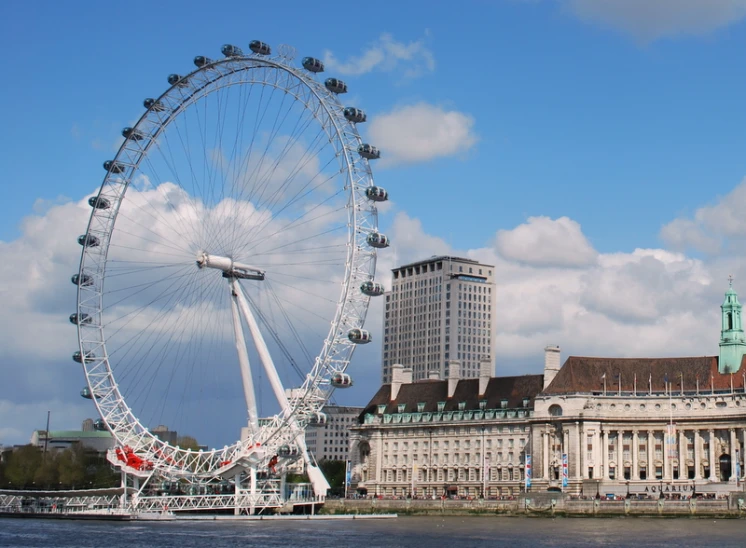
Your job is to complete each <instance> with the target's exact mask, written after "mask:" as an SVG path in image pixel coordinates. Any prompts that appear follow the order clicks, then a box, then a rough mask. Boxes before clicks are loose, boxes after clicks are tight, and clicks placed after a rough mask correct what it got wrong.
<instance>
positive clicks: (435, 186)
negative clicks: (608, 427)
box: [0, 0, 746, 443]
mask: <svg viewBox="0 0 746 548" xmlns="http://www.w3.org/2000/svg"><path fill="white" fill-rule="evenodd" d="M4 8H5V9H4V13H5V17H3V18H2V20H1V21H0V45H2V51H4V52H5V54H6V55H5V57H4V65H5V70H6V72H5V74H6V78H5V82H4V84H5V85H3V86H2V88H0V100H2V104H3V105H4V107H5V108H4V112H3V113H4V122H5V128H6V132H5V136H6V138H5V139H4V143H5V146H4V147H3V148H2V152H0V160H1V161H2V164H3V166H4V174H3V178H4V181H3V184H2V192H3V194H2V198H3V199H2V200H0V247H2V248H3V252H4V255H5V256H6V258H7V260H8V262H9V264H11V265H13V264H15V265H17V266H16V270H15V274H16V275H17V273H18V271H17V269H18V265H21V266H23V269H22V271H23V272H24V273H26V272H29V270H28V267H26V266H24V265H27V264H32V265H38V264H40V263H44V267H42V268H40V269H39V272H37V271H36V267H35V266H34V270H33V271H34V275H33V276H31V278H32V281H30V282H28V281H26V282H24V283H26V286H25V287H27V288H28V289H29V290H33V289H34V288H35V287H42V286H49V285H50V284H52V283H54V284H56V283H57V281H58V280H56V279H54V278H55V277H59V278H60V279H64V280H67V278H68V277H69V272H68V271H69V265H68V263H67V262H66V261H67V260H66V259H65V258H64V257H63V255H62V254H60V255H59V256H58V255H57V254H56V253H54V251H55V249H48V247H49V246H50V245H51V244H50V242H51V241H52V240H53V238H47V237H45V235H50V234H52V233H54V234H56V233H58V232H59V233H60V234H65V237H67V232H65V231H67V230H72V234H77V233H81V232H82V231H83V226H82V225H81V226H80V228H79V229H77V231H76V229H75V228H74V226H72V225H74V223H65V221H64V218H65V215H66V211H68V210H66V209H64V208H65V207H66V206H69V207H72V205H71V204H74V203H77V202H79V201H80V200H81V199H82V198H83V197H85V196H86V195H89V194H90V193H92V192H93V191H94V190H95V189H96V188H97V187H98V186H99V185H100V184H101V180H102V178H103V175H104V172H103V169H102V168H101V164H102V162H103V161H104V160H107V159H110V158H111V157H113V155H114V153H115V150H116V146H117V145H118V144H119V142H120V141H119V132H120V131H121V128H122V127H124V126H126V125H130V124H132V123H133V122H134V121H135V120H136V119H137V118H138V117H139V116H140V115H141V113H142V106H141V105H142V100H143V99H144V98H145V97H150V96H154V95H158V94H160V93H162V92H163V91H164V90H165V89H166V87H167V84H166V77H167V75H168V74H170V73H172V72H186V71H189V70H191V69H192V63H191V60H192V58H193V57H194V56H195V55H200V54H201V55H208V56H212V57H214V58H218V57H220V46H221V45H222V44H224V43H235V44H238V45H242V46H244V47H246V45H247V43H248V41H249V40H251V39H254V38H258V39H261V40H264V41H266V42H268V43H270V44H272V45H277V44H280V43H287V44H291V45H293V46H294V47H295V48H297V50H298V59H299V58H300V57H302V56H304V55H314V56H317V57H320V58H323V59H325V60H326V61H327V73H328V75H330V76H331V75H335V72H334V70H335V69H336V71H337V72H336V74H339V75H340V76H341V77H342V78H344V79H345V80H346V81H347V82H348V84H349V86H350V93H349V94H348V96H347V97H346V100H348V101H350V102H354V103H355V104H356V105H358V106H360V107H362V108H365V110H366V111H367V112H368V115H369V120H370V121H369V123H368V124H366V126H365V127H363V128H362V129H361V131H362V133H363V134H364V135H365V136H366V138H369V139H370V140H371V142H374V144H376V145H378V146H379V147H380V148H381V149H382V151H383V156H384V159H382V160H381V161H380V163H379V164H377V165H375V166H374V168H375V179H376V182H377V183H378V184H380V185H382V186H385V187H386V188H387V189H388V190H389V192H390V193H391V196H392V203H391V204H390V205H389V206H388V207H387V208H386V209H384V211H383V215H382V217H381V226H382V227H384V228H385V230H386V231H387V233H389V234H391V235H393V236H394V238H393V240H394V245H393V246H392V247H391V248H390V249H389V250H387V251H386V253H389V255H387V256H383V255H382V258H381V270H379V272H381V274H379V280H380V281H382V282H384V283H386V282H387V276H388V269H390V268H392V267H393V266H395V265H396V264H397V263H401V262H404V261H408V260H417V259H420V258H423V257H424V256H429V255H432V254H434V253H459V254H464V255H469V256H471V257H474V258H477V259H480V260H483V261H485V262H489V263H490V264H496V265H497V267H498V269H497V272H498V276H500V275H502V278H498V282H497V285H498V307H497V308H498V310H499V311H501V312H502V314H501V320H500V321H499V322H498V328H497V329H498V337H497V340H498V352H497V355H498V361H497V371H498V372H503V373H506V372H511V373H517V372H535V371H536V370H537V367H539V366H538V365H537V364H540V363H541V349H542V348H543V345H544V344H550V343H551V344H560V345H561V346H562V347H563V353H564V350H565V349H566V348H567V349H568V350H569V351H570V352H572V353H575V354H590V353H596V354H605V355H639V354H645V355H662V354H665V355H680V354H685V355H686V354H689V353H695V354H704V353H715V352H716V351H717V336H718V333H717V326H716V325H715V324H716V323H717V322H716V320H717V317H716V315H717V306H718V305H719V304H720V299H721V296H722V291H723V290H724V289H725V287H726V286H727V283H726V278H727V275H728V274H729V273H733V274H734V275H735V276H736V284H735V285H736V288H738V287H739V282H738V280H739V279H741V278H742V277H744V275H745V274H746V271H744V270H742V268H743V266H746V264H742V260H741V258H740V251H741V250H743V249H744V248H745V247H746V246H744V245H743V244H744V241H746V223H745V222H744V221H741V220H740V216H741V212H742V211H743V207H742V206H744V205H746V191H745V190H743V189H742V185H743V184H744V183H743V181H744V177H746V154H744V151H745V150H746V130H745V129H744V128H746V101H745V100H744V97H746V71H745V70H744V61H743V52H744V51H746V2H743V1H740V0H707V1H706V0H701V1H700V0H680V1H673V0H671V1H666V0H657V1H652V0H648V1H643V0H629V1H627V0H609V1H607V2H603V3H601V2H597V3H594V2H591V1H590V0H543V1H542V0H535V1H530V0H503V1H497V0H495V1H470V2H462V3H459V5H458V9H454V5H453V4H452V3H437V2H427V3H426V2H399V3H397V4H396V7H393V4H392V6H391V7H387V5H386V4H385V3H378V4H354V3H353V4H351V3H349V2H344V3H342V2H324V3H323V4H322V3H316V4H309V3H308V2H293V1H286V2H283V3H282V4H281V5H278V4H276V3H272V2H264V3H250V4H248V3H244V2H222V3H221V4H220V6H219V7H217V6H215V7H208V6H206V5H205V4H204V3H196V2H178V3H177V2H162V3H153V2H138V1H132V2H127V3H124V4H106V3H93V2H89V3H83V2H77V3H67V4H60V3H52V2H44V3H28V2H15V1H14V2H7V3H6V4H5V5H4ZM376 120H378V121H376ZM373 138H376V140H375V141H374V139H373ZM56 223H57V224H56ZM63 225H64V227H65V228H64V230H63V228H62V226H63ZM397 236H398V239H397ZM73 250H74V248H73ZM14 258H17V262H13V259H14ZM73 262H75V260H74V258H73ZM55 265H58V266H59V268H56V267H55ZM13 270H14V269H13V268H11V267H10V266H8V267H6V268H5V269H3V271H2V272H4V273H5V276H6V280H7V283H6V284H5V289H4V291H5V293H6V295H5V297H10V296H11V292H18V291H23V290H24V285H16V284H17V283H18V282H17V280H15V282H13V280H11V278H12V277H13ZM739 273H741V274H740V276H739ZM65 284H66V285H64V286H60V287H63V288H64V290H67V291H69V290H70V288H71V286H70V285H69V283H68V282H67V281H65ZM29 285H30V286H31V287H29ZM743 287H746V286H743ZM67 297H69V299H68V301H67V302H69V306H67V308H70V309H72V307H73V306H74V294H73V292H70V293H69V294H67V295H66V297H65V298H67ZM61 298H62V297H61ZM62 299H63V300H64V298H62ZM7 301H8V302H10V301H13V303H15V301H14V300H13V299H10V298H8V299H7ZM8 306H9V309H11V310H13V313H14V315H13V316H10V317H13V318H14V319H18V318H25V319H28V320H29V321H32V322H34V323H33V325H38V323H37V322H39V321H42V319H43V321H45V322H48V324H49V327H48V329H49V332H47V331H44V332H43V334H44V336H45V337H47V336H48V337H49V339H48V340H54V341H55V342H54V344H52V343H51V342H50V343H49V346H50V347H54V348H53V350H49V351H43V352H41V351H39V352H37V351H36V349H34V352H32V354H34V355H33V356H32V357H31V359H32V360H33V361H34V363H36V364H37V365H38V367H39V369H38V371H45V372H47V373H48V374H49V376H50V379H58V378H63V377H64V375H62V373H60V372H59V370H58V369H55V368H59V367H60V366H59V362H63V363H65V365H67V363H66V362H67V361H69V358H68V355H69V352H68V348H72V347H74V345H75V341H74V335H73V333H72V331H70V330H69V329H68V328H69V326H66V325H64V323H65V316H64V315H62V316H59V318H60V320H59V321H60V322H61V324H60V325H61V327H60V329H61V331H59V332H57V331H55V329H56V328H55V327H54V322H53V317H55V316H53V314H52V312H51V311H49V310H46V309H45V307H44V306H43V305H38V303H35V302H18V303H15V304H12V305H8ZM14 306H17V308H13V307H14ZM378 306H379V305H374V307H372V310H371V322H370V324H369V325H370V328H371V330H372V331H373V332H374V333H375V332H376V331H377V330H378V329H379V328H378V326H379V325H380V308H377V307H378ZM54 313H55V314H56V313H57V312H56V311H55V312H54ZM10 317H9V315H6V321H8V322H10V321H11V320H10ZM713 322H714V323H713ZM14 323H23V321H21V322H14ZM713 325H714V327H713ZM7 327H10V326H7ZM9 331H12V330H10V329H9ZM11 338H13V336H12V334H7V335H6V342H5V346H4V348H5V350H4V351H2V352H0V371H2V372H10V371H13V370H14V368H16V367H17V365H18V363H19V360H20V357H19V356H20V355H21V354H19V351H18V350H17V349H15V348H14V347H13V345H12V344H11V343H10V342H7V341H9V340H10V339H11ZM65 338H67V339H69V344H67V346H65V340H66V339H65ZM604 338H605V339H604ZM15 340H17V337H15ZM599 340H605V343H604V344H602V343H600V342H599ZM631 341H634V343H631ZM682 341H686V342H685V343H684V342H682ZM57 343H59V346H60V350H59V356H60V357H59V359H58V358H56V357H55V356H56V354H55V352H57V347H56V346H55V345H56V344H57ZM369 346H370V347H372V346H373V345H369ZM63 348H64V352H62V349H63ZM365 351H366V352H369V353H368V354H367V356H366V357H361V355H360V354H361V353H360V352H359V353H358V355H357V356H356V360H357V362H356V364H354V365H358V367H360V368H361V373H360V378H362V379H365V380H366V382H365V383H363V384H364V385H365V386H364V387H362V388H359V389H356V391H355V392H352V394H351V395H349V396H346V397H345V398H346V399H348V401H349V403H352V402H353V401H355V402H356V403H359V404H363V403H364V402H365V401H367V398H368V397H369V396H370V394H371V393H372V392H373V391H374V390H375V388H377V384H376V383H377V379H378V374H379V373H378V365H377V359H378V356H379V352H380V349H378V348H377V349H372V350H370V351H369V350H368V349H366V350H365ZM37 354H38V355H37ZM24 359H25V358H24ZM21 361H22V360H21ZM72 371H75V370H73V369H69V371H68V372H66V374H70V372H72ZM65 379H66V380H65V384H64V387H65V388H64V389H65V390H68V389H69V386H68V384H69V385H70V386H76V387H77V386H78V385H80V384H81V377H80V376H79V377H78V378H77V379H75V380H74V381H69V380H67V377H65ZM19 382H20V381H19ZM39 384H40V385H45V383H39ZM11 392H12V391H10V390H8V391H6V392H5V393H2V394H0V417H1V418H2V420H3V422H4V423H13V424H14V426H8V427H7V428H5V430H3V429H2V427H0V443H3V442H17V441H19V439H21V438H23V439H25V438H26V437H27V435H30V427H31V422H29V421H24V420H22V419H21V418H20V417H21V416H23V415H24V414H26V413H28V412H29V410H33V411H32V412H31V413H32V414H38V415H39V416H43V414H44V412H43V411H41V410H42V409H44V410H46V409H47V408H48V407H50V406H52V405H57V406H58V407H59V408H64V409H66V410H67V411H64V412H61V414H63V415H65V416H69V417H70V421H71V422H72V423H74V424H77V422H79V420H78V419H79V418H80V416H81V414H83V415H82V416H85V415H84V413H85V412H86V411H85V409H84V408H83V407H81V406H83V405H84V404H86V402H82V401H78V400H80V398H79V397H78V396H77V395H76V394H77V392H74V391H73V392H72V396H69V395H68V394H65V393H64V392H63V390H62V385H60V384H59V383H56V382H52V380H50V381H49V386H36V387H35V388H29V389H28V390H23V391H22V393H21V394H17V393H16V394H13V393H11ZM70 398H77V399H74V401H70ZM88 405H89V404H88ZM88 412H90V408H88ZM32 422H33V421H32ZM36 422H38V421H36ZM34 424H36V423H34ZM74 424H72V425H73V426H74Z"/></svg>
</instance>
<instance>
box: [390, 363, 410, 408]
mask: <svg viewBox="0 0 746 548" xmlns="http://www.w3.org/2000/svg"><path fill="white" fill-rule="evenodd" d="M402 384H412V369H411V368H409V367H407V368H405V367H404V366H403V365H402V364H400V363H395V364H394V365H392V366H391V401H394V400H395V399H396V397H397V396H398V395H399V389H400V388H401V385H402Z"/></svg>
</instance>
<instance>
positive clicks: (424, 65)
mask: <svg viewBox="0 0 746 548" xmlns="http://www.w3.org/2000/svg"><path fill="white" fill-rule="evenodd" d="M426 41H427V34H426V36H425V38H421V39H419V40H416V41H413V42H408V43H404V42H398V41H396V40H395V39H394V37H393V36H392V35H391V34H389V33H383V34H381V36H380V37H379V38H378V39H377V40H376V41H374V42H373V43H372V44H370V46H368V49H366V50H365V51H363V52H362V53H361V54H360V55H357V56H352V57H348V58H347V59H346V60H345V61H341V60H339V59H337V57H336V56H335V55H334V54H333V53H332V52H331V51H329V50H326V51H325V52H324V58H323V60H324V64H325V66H326V70H327V72H334V73H337V74H341V75H343V76H344V75H352V76H357V75H360V74H367V73H369V72H372V71H381V72H391V71H393V70H399V69H400V70H402V71H403V76H404V77H405V78H415V77H418V76H421V75H423V74H426V73H428V72H432V71H434V70H435V58H434V57H433V54H432V52H431V51H430V49H429V48H428V47H427V45H426Z"/></svg>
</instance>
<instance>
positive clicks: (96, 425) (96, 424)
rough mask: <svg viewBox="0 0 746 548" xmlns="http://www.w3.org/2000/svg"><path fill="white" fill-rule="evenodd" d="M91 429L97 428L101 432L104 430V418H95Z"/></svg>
mask: <svg viewBox="0 0 746 548" xmlns="http://www.w3.org/2000/svg"><path fill="white" fill-rule="evenodd" d="M93 429H94V430H98V431H99V432H103V431H104V430H106V429H107V428H106V423H105V422H104V419H96V420H95V421H94V422H93Z"/></svg>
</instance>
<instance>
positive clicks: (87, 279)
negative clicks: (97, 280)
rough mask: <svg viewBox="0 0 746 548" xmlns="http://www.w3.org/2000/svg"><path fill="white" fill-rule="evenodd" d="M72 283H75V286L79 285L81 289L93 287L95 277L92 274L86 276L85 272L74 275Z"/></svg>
mask: <svg viewBox="0 0 746 548" xmlns="http://www.w3.org/2000/svg"><path fill="white" fill-rule="evenodd" d="M70 281H71V282H72V283H73V285H79V286H81V287H87V286H89V285H93V277H92V276H91V275H90V274H86V273H85V272H83V274H73V277H72V278H70Z"/></svg>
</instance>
